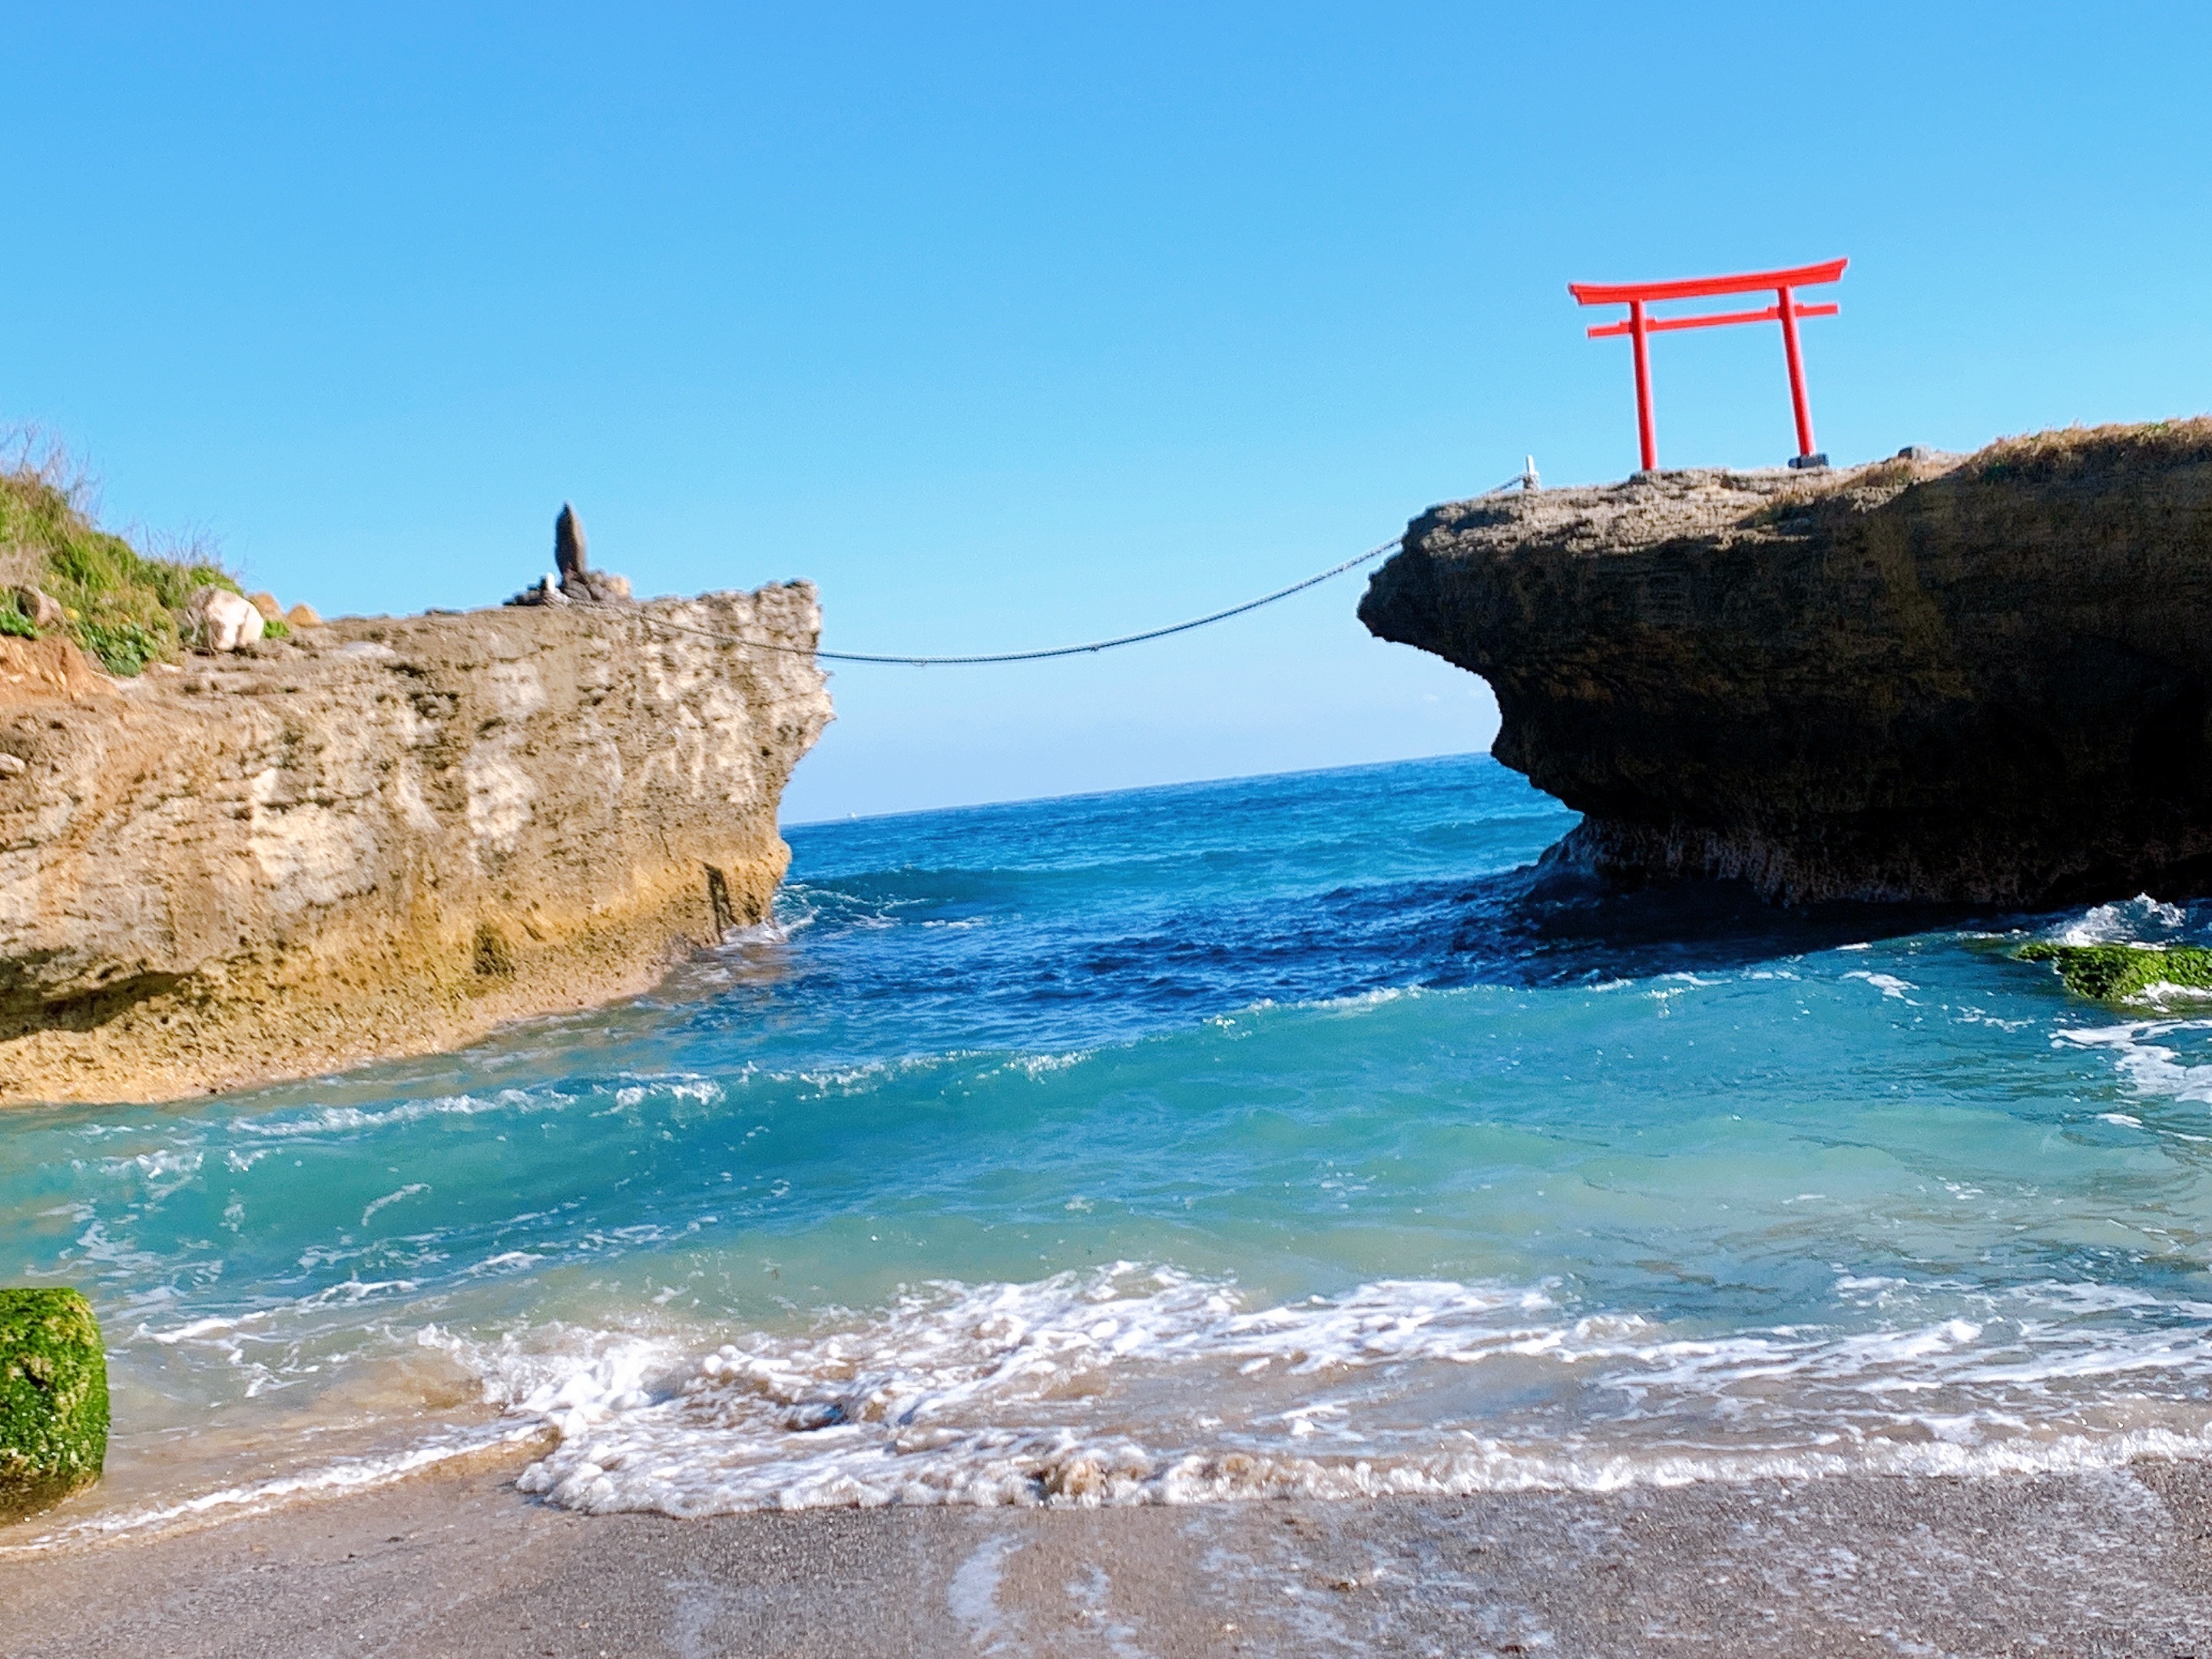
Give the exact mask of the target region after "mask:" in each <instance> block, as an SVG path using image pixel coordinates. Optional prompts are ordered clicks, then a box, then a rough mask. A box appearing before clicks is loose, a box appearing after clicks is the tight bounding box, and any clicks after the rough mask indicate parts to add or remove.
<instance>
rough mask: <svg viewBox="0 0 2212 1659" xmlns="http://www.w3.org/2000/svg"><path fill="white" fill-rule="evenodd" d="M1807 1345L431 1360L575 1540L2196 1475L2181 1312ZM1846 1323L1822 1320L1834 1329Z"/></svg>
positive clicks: (1913, 1315)
mask: <svg viewBox="0 0 2212 1659" xmlns="http://www.w3.org/2000/svg"><path fill="white" fill-rule="evenodd" d="M1836 1290H1837V1296H1836V1302H1837V1309H1838V1323H1837V1324H1835V1325H1832V1326H1826V1325H1824V1326H1818V1327H1814V1326H1793V1327H1780V1328H1774V1329H1771V1330H1768V1331H1764V1332H1758V1333H1753V1334H1729V1335H1726V1336H1719V1337H1715V1338H1711V1339H1705V1338H1700V1337H1698V1336H1696V1335H1695V1334H1684V1333H1681V1332H1678V1331H1671V1330H1668V1329H1667V1328H1664V1327H1662V1326H1661V1325H1658V1324H1656V1323H1655V1322H1652V1321H1651V1320H1650V1319H1648V1318H1645V1317H1643V1316H1637V1315H1632V1314H1628V1315H1605V1314H1588V1313H1583V1314H1577V1311H1576V1310H1575V1309H1574V1308H1573V1307H1572V1306H1571V1304H1560V1303H1559V1300H1558V1295H1559V1292H1558V1291H1556V1290H1555V1289H1554V1288H1553V1287H1549V1286H1543V1285H1531V1286H1518V1287H1516V1286H1510V1285H1494V1284H1473V1285H1470V1284H1459V1283H1453V1282H1448V1281H1419V1280H1386V1281H1380V1282H1377V1283H1374V1284H1370V1285H1363V1286H1360V1287H1359V1288H1358V1289H1357V1290H1355V1291H1351V1292H1348V1293H1346V1294H1345V1295H1342V1296H1339V1297H1312V1298H1309V1299H1308V1300H1305V1301H1303V1302H1296V1303H1289V1304H1282V1305H1279V1306H1273V1307H1266V1308H1260V1309H1249V1308H1247V1307H1246V1306H1245V1305H1244V1303H1243V1298H1242V1297H1240V1296H1239V1294H1238V1293H1237V1290H1236V1288H1235V1287H1234V1286H1233V1285H1227V1284H1225V1283H1221V1282H1217V1281H1211V1280H1207V1279H1200V1278H1196V1277H1194V1276H1192V1275H1189V1274H1187V1273H1180V1272H1177V1271H1175V1270H1172V1269H1164V1268H1161V1269H1155V1268H1144V1267H1135V1266H1133V1265H1131V1264H1128V1263H1118V1264H1115V1266H1113V1267H1109V1268H1105V1269H1102V1270H1100V1271H1099V1272H1097V1273H1091V1274H1085V1275H1076V1274H1072V1273H1063V1274H1060V1275H1057V1276H1055V1277H1054V1278H1051V1279H1045V1280H1042V1281H1039V1282H1037V1283H1035V1284H1030V1285H981V1286H973V1287H969V1286H959V1285H938V1286H933V1287H929V1288H927V1289H925V1290H921V1291H915V1292H913V1293H910V1294H908V1295H905V1296H902V1297H900V1298H899V1300H898V1301H897V1302H896V1303H895V1304H893V1305H892V1306H891V1307H890V1308H888V1309H886V1310H883V1311H882V1312H880V1313H878V1315H876V1316H872V1317H867V1318H858V1319H856V1318H854V1317H853V1316H840V1317H837V1318H834V1319H826V1320H825V1321H824V1322H823V1324H822V1325H821V1326H820V1327H819V1328H816V1329H812V1330H810V1331H807V1332H805V1333H801V1334H763V1333H756V1334H752V1335H750V1336H747V1337H745V1338H744V1339H742V1340H737V1341H731V1342H726V1343H724V1344H722V1345H720V1346H717V1347H715V1348H714V1349H713V1350H712V1351H711V1352H706V1353H703V1354H702V1353H700V1352H699V1351H698V1350H697V1348H696V1347H693V1346H687V1344H686V1343H685V1342H684V1340H683V1339H681V1338H680V1337H677V1336H672V1335H666V1334H662V1335H654V1336H641V1335H635V1334H610V1333H593V1332H588V1331H580V1330H577V1329H574V1328H547V1329H545V1330H541V1331H538V1332H536V1333H532V1334H526V1335H522V1336H518V1337H510V1338H508V1339H507V1340H503V1341H501V1342H500V1343H496V1344H483V1343H478V1342H473V1341H470V1340H465V1339H461V1338H457V1337H453V1336H449V1335H447V1334H443V1333H432V1334H429V1335H428V1337H426V1339H425V1340H429V1341H432V1342H434V1343H435V1344H436V1345H437V1346H441V1347H444V1348H446V1349H447V1351H448V1352H452V1353H453V1354H454V1355H455V1357H456V1358H459V1359H460V1360H461V1361H462V1363H463V1364H466V1365H468V1366H469V1367H471V1369H472V1370H476V1371H477V1374H478V1375H479V1376H482V1377H483V1379H484V1384H485V1388H486V1392H487V1394H488V1395H489V1397H490V1398H492V1399H493V1400H494V1401H496V1402H497V1403H498V1404H500V1405H501V1406H503V1407H505V1408H506V1410H507V1412H508V1413H510V1414H511V1416H512V1418H513V1419H520V1421H522V1422H526V1423H535V1424H540V1425H548V1426H550V1427H551V1428H552V1429H553V1430H554V1431H556V1432H557V1434H558V1436H559V1444H558V1445H557V1447H556V1449H554V1450H553V1451H552V1452H551V1453H550V1455H547V1456H546V1457H545V1458H544V1459H543V1460H542V1461H540V1462H538V1463H537V1464H534V1465H533V1466H532V1468H531V1469H530V1470H529V1471H528V1473H527V1474H526V1475H525V1476H524V1477H523V1482H522V1484H523V1486H524V1488H525V1489H526V1490H528V1491H532V1492H542V1493H544V1494H545V1495H546V1496H547V1497H549V1498H551V1499H552V1500H553V1501H554V1502H556V1503H559V1504H564V1505H567V1506H568V1507H571V1508H576V1509H580V1510H591V1511H595V1512H596V1511H611V1510H660V1511H664V1512H666V1513H669V1514H674V1515H700V1514H710V1513H718V1512H725V1511H729V1510H745V1509H757V1508H786V1509H790V1508H808V1507H815V1506H819V1505H825V1504H860V1505H874V1504H892V1503H903V1504H913V1503H928V1504H944V1503H972V1504H1128V1503H1176V1502H1183V1501H1192V1500H1196V1499H1200V1498H1239V1497H1261V1496H1268V1495H1280V1494H1286V1493H1293V1492H1295V1493H1301V1494H1304V1495H1309V1496H1315V1497H1341V1496H1354V1495H1361V1494H1366V1493H1380V1492H1473V1491H1477V1490H1493V1489H1504V1488H1518V1487H1531V1486H1572V1487H1583V1488H1598V1489H1603V1488H1610V1487H1613V1486H1624V1485H1629V1484H1633V1483H1638V1482H1645V1483H1662V1484H1664V1483H1672V1482H1679V1481H1685V1480H1704V1479H1721V1480H1731V1479H1745V1478H1751V1477H1753V1476H1757V1475H1761V1474H1790V1475H1808V1474H1824V1473H1832V1472H1837V1471H1840V1470H1844V1469H1852V1468H1856V1469H1869V1470H1886V1471H1893V1472H1897V1473H1926V1474H1936V1473H1942V1474H1974V1473H1995V1472H2001V1471H2007V1470H2025V1469H2034V1468H2087V1467H2093V1466H2098V1467H2101V1466H2105V1465H2108V1464H2111V1463H2113V1462H2119V1461H2122V1460H2124V1459H2125V1458H2126V1457H2128V1456H2130V1455H2136V1454H2138V1453H2141V1452H2143V1451H2147V1450H2166V1451H2180V1450H2189V1451H2192V1452H2197V1453H2202V1452H2204V1451H2207V1450H2212V1438H2208V1424H2212V1408H2208V1407H2206V1406H2205V1405H2204V1404H2203V1392H2204V1385H2205V1384H2206V1383H2208V1382H2212V1335H2208V1323H2212V1305H2199V1304H2193V1303H2185V1302H2180V1301H2175V1300H2172V1299H2166V1300H2161V1299H2160V1298H2158V1297H2154V1296H2152V1295H2150V1294H2149V1293H2148V1292H2143V1291H2128V1290H2123V1289H2119V1288H2117V1287H2112V1286H2104V1285H2081V1284H2068V1283H2061V1282H2056V1281H2054V1282H2051V1283H2046V1284H2042V1285H2026V1286H2016V1287H2011V1288H2007V1289H2001V1290H2000V1289H1985V1288H1979V1287H1975V1286H1972V1285H1962V1284H1951V1283H1935V1284H1917V1283H1912V1282H1909V1281H1905V1280H1902V1279H1881V1278H1873V1279H1868V1278H1850V1277H1845V1278H1843V1279H1838V1282H1837V1286H1836ZM1845 1321H1849V1322H1850V1324H1849V1325H1848V1326H1847V1325H1846V1323H1845Z"/></svg>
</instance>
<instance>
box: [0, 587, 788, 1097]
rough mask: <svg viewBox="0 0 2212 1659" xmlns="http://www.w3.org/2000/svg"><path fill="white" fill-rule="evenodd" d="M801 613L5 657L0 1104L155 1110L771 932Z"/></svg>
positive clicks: (414, 623) (567, 1004) (22, 647)
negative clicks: (234, 647)
mask: <svg viewBox="0 0 2212 1659" xmlns="http://www.w3.org/2000/svg"><path fill="white" fill-rule="evenodd" d="M820 620H821V619H820V612H819V611H818V609H817V605H816V602H815V597H814V592H813V589H812V588H811V586H807V585H805V584H804V583H800V584H794V585H792V586H772V587H765V588H763V589H761V590H760V591H759V592H756V593H752V594H743V593H719V594H710V595H708V596H706V597H705V598H703V599H696V600H685V601H672V600H658V601H655V602H653V604H651V605H645V606H639V607H628V608H622V609H616V608H611V607H596V606H574V607H568V608H562V609H553V608H545V609H536V608H525V609H504V608H503V609H500V610H496V611H477V612H471V613H469V614H467V615H462V616H451V615H448V616H435V617H413V618H408V619H404V620H400V621H389V620H383V619H367V620H361V619H349V620H346V621H342V622H338V623H333V624H331V625H330V626H328V627H325V628H314V629H307V630H306V631H304V632H303V633H302V634H301V635H298V636H297V638H296V641H295V642H293V643H276V642H270V641H263V642H260V643H258V644H252V645H248V646H246V647H245V648H244V649H243V650H242V651H241V652H240V653H238V654H236V655H233V656H227V657H224V658H222V659H200V660H198V661H196V662H193V663H191V664H188V665H186V666H185V668H184V669H183V670H182V671H167V672H164V671H158V670H157V671H150V672H149V674H148V675H146V676H145V677H144V678H142V679H139V680H136V681H125V682H112V681H107V680H106V679H105V678H102V677H99V676H95V675H90V674H88V673H86V672H82V671H80V672H78V673H76V675H74V676H72V675H71V674H70V672H69V671H67V669H68V665H61V666H60V667H58V668H57V667H54V666H53V665H48V664H47V663H46V661H45V658H44V657H43V656H36V655H35V653H46V654H47V655H51V654H52V653H53V652H54V651H56V650H58V649H62V648H63V647H61V646H60V643H59V642H58V641H39V642H38V643H37V644H36V645H35V646H27V644H26V642H22V641H0V647H16V648H17V651H18V654H20V655H21V656H22V657H23V658H24V661H23V663H22V664H21V667H20V668H19V669H16V668H12V666H11V665H12V663H13V659H8V660H7V661H4V662H0V668H8V669H10V670H11V671H9V672H6V673H0V750H4V751H5V752H7V753H9V754H10V755H12V756H14V757H15V758H16V759H18V760H19V761H21V763H23V769H22V771H21V773H19V774H15V775H7V776H0V1099H5V1100H25V1099H33V1100H36V1099H49V1100H50V1099H160V1098H167V1097H176V1096H179V1095H182V1094H186V1093H193V1092H197V1091H204V1090H210V1089H215V1088H222V1087H228V1086H232V1085H239V1084H242V1083H245V1082H248V1081H252V1080H257V1079H268V1078H276V1077H284V1076H295V1075H301V1074H307V1073H315V1072H319V1071H323V1070H326V1069H329V1068H331V1067H332V1066H337V1065H340V1064H344V1063H347V1062H349V1061H353V1060H362V1059H366V1058H369V1057H373V1056H379V1055H386V1054H402V1053H412V1052H422V1051H425V1050H429V1049H435V1048H449V1047H453V1046H455V1045H457V1044H459V1043H462V1042H467V1041H470V1040H471V1039H473V1038H474V1037H476V1036H480V1035H481V1034H483V1032H484V1031H485V1030H489V1028H490V1027H491V1026H493V1025H494V1024H497V1023H499V1022H501V1021H502V1020H506V1019H511V1018H517V1017H519V1016H522V1015H527V1014H534V1013H541V1012H549V1011H552V1010H555V1009H562V1008H574V1007H580V1006H588V1005H591V1004H592V1003H596V1002H599V1001H604V1000H607V999H609V998H611V997H616V996H620V995H624V994H630V993H634V992H636V991H640V990H642V989H644V988H646V987H647V986H648V985H650V984H651V983H652V982H653V981H654V980H655V979H656V978H657V977H659V975H661V974H662V973H663V972H664V971H665V969H666V967H667V965H668V963H669V962H670V960H671V952H673V951H682V950H684V948H685V947H686V945H688V944H693V943H704V942H708V941H711V940H713V939H716V938H717V937H718V936H719V935H720V933H722V932H723V931H725V930H726V929H727V928H728V927H732V926H741V925H744V924H746V923H749V922H753V921H759V920H761V919H763V917H764V916H765V915H767V912H768V907H769V901H770V898H771V896H773V894H774V892H775V886H776V884H777V882H778V881H779V880H780V879H781V876H782V872H783V869H784V866H785V863H786V861H787V857H788V854H787V849H786V848H785V847H784V844H783V842H782V841H781V838H780V837H779V836H778V835H777V834H776V828H775V816H776V805H777V801H778V799H779V797H780V795H781V791H782V787H783V785H784V782H785V780H786V779H787V777H788V776H789V775H790V772H791V769H792V767H793V765H794V764H796V763H797V762H798V760H799V757H801V756H802V755H804V754H805V752H806V750H807V749H808V748H809V747H810V746H811V744H813V742H814V740H815V738H817V736H818V735H819V734H820V732H821V731H822V729H823V726H824V725H825V724H826V723H827V722H828V720H829V718H830V708H829V697H828V696H827V694H826V692H825V690H824V689H823V676H822V674H821V672H820V671H819V670H818V669H817V667H816V666H815V664H814V660H813V658H812V656H811V649H812V647H813V644H814V641H815V637H816V635H817V630H818V629H819V626H820ZM659 623H678V624H681V625H682V626H683V628H684V629H686V630H702V631H682V632H679V631H677V630H676V629H674V628H671V627H664V626H660V625H659ZM708 635H730V636H735V637H737V638H739V639H743V640H747V641H757V642H760V643H763V644H775V645H780V646H784V647H797V648H798V654H790V653H787V652H782V651H768V650H763V649H754V648H748V647H746V646H744V645H742V644H736V643H730V642H727V641H726V640H724V639H721V638H714V637H708ZM0 654H4V653H0ZM68 654H69V655H70V656H72V657H73V656H74V655H75V653H74V652H73V650H72V651H70V652H69V653H68ZM78 664H79V667H80V669H81V667H82V659H78Z"/></svg>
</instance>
